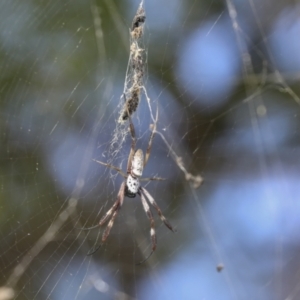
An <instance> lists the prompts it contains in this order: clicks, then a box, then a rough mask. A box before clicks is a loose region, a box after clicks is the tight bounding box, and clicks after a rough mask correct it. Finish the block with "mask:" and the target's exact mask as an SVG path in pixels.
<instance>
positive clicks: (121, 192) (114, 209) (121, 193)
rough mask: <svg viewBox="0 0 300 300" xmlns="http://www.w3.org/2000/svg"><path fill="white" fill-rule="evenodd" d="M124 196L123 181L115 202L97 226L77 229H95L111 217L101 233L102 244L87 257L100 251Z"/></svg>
mask: <svg viewBox="0 0 300 300" xmlns="http://www.w3.org/2000/svg"><path fill="white" fill-rule="evenodd" d="M124 196H125V181H123V183H122V184H121V187H120V189H119V193H118V197H117V200H116V201H115V203H114V204H113V206H112V207H111V208H110V209H109V210H108V211H107V213H106V214H105V215H104V216H103V217H102V218H101V220H100V222H99V224H97V225H95V226H92V227H88V228H78V229H81V230H91V229H94V228H97V227H99V226H102V225H103V224H105V223H106V222H107V221H108V219H109V218H110V216H111V215H112V217H111V219H110V221H109V223H108V225H107V227H106V229H105V230H104V232H103V235H102V243H101V244H100V245H98V246H97V247H96V248H92V249H91V251H89V252H88V254H87V256H90V255H92V254H94V253H95V252H97V251H98V250H99V249H100V247H101V246H102V244H103V243H104V242H105V240H106V239H107V237H108V236H109V233H110V230H111V228H112V227H113V225H114V221H115V218H116V216H117V214H118V212H119V210H120V208H121V207H122V205H123V202H124Z"/></svg>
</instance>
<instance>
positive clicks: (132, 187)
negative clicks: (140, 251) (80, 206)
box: [84, 111, 175, 262]
mask: <svg viewBox="0 0 300 300" xmlns="http://www.w3.org/2000/svg"><path fill="white" fill-rule="evenodd" d="M157 118H158V111H157V112H156V119H155V123H154V124H153V126H152V132H151V135H150V138H149V142H148V147H147V150H146V154H145V158H144V154H143V151H142V150H141V149H138V150H135V146H136V137H135V130H134V126H133V123H132V121H131V118H130V116H129V128H130V134H131V139H132V142H131V149H130V153H129V157H128V163H127V172H126V173H124V172H123V171H122V170H121V169H120V168H118V167H115V166H113V165H110V164H107V163H104V162H101V161H98V160H95V161H96V162H98V163H99V164H101V165H104V166H106V167H109V168H111V169H114V170H116V171H117V172H118V173H119V174H121V175H122V176H123V177H124V181H123V183H122V184H121V186H120V189H119V192H118V196H117V200H116V201H115V203H114V204H113V206H112V207H111V208H110V209H109V210H108V211H107V212H106V214H105V215H104V216H103V217H102V218H101V220H100V222H99V224H97V225H96V226H92V227H89V228H84V230H90V229H93V228H96V227H98V226H102V225H104V224H105V223H106V222H107V221H108V220H109V219H110V221H109V222H108V225H107V227H106V229H105V230H104V232H103V235H102V243H103V242H105V241H106V239H107V237H108V235H109V233H110V230H111V228H112V227H113V225H114V221H115V218H116V216H117V214H118V212H119V210H120V208H121V207H122V204H123V202H124V198H125V196H126V197H128V198H135V196H136V195H139V196H140V198H141V201H142V205H143V208H144V211H145V212H146V214H147V217H148V219H149V220H150V236H151V241H152V251H151V253H150V254H149V255H148V256H147V257H146V258H145V259H144V260H143V261H142V262H144V261H145V260H147V259H148V258H149V257H150V256H151V254H152V253H153V252H154V251H155V249H156V234H155V224H154V218H153V215H152V212H151V210H150V207H149V204H148V202H149V203H150V205H152V206H153V207H154V209H155V210H156V212H157V213H158V215H159V217H160V219H161V220H162V221H163V222H164V224H165V225H166V226H167V227H168V228H169V229H170V230H171V231H173V232H175V230H174V229H173V227H172V225H171V224H170V223H169V221H168V220H167V219H166V218H165V216H164V215H163V214H162V211H161V210H160V208H159V206H158V205H157V203H156V201H155V200H154V198H153V197H152V196H151V194H150V193H149V192H148V191H147V190H146V189H145V188H144V187H142V186H141V184H140V181H150V180H164V179H163V178H160V177H150V178H141V176H142V174H143V170H144V167H145V166H146V164H147V162H148V159H149V156H150V151H151V145H152V141H153V137H154V134H155V130H156V122H157ZM100 246H101V245H100ZM100 246H98V247H97V248H96V249H95V250H93V251H91V252H90V253H88V255H91V254H93V253H95V252H96V251H97V250H98V249H99V247H100Z"/></svg>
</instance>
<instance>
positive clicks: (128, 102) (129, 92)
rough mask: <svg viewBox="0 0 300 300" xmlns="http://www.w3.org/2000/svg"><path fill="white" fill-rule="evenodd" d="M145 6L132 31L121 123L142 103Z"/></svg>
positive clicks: (137, 15) (135, 17) (141, 4)
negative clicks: (142, 42)
mask: <svg viewBox="0 0 300 300" xmlns="http://www.w3.org/2000/svg"><path fill="white" fill-rule="evenodd" d="M143 5H144V1H142V2H141V3H140V5H139V8H138V10H137V12H136V14H135V16H134V18H133V21H132V26H131V29H130V36H131V39H130V55H129V61H128V67H127V72H126V80H125V85H124V91H123V95H124V97H125V104H124V106H123V109H122V111H121V114H120V117H119V120H118V122H119V123H123V122H124V121H126V120H128V117H129V116H128V114H129V115H130V116H131V115H132V114H133V113H134V112H135V111H136V109H137V107H138V105H139V102H140V95H141V89H142V87H143V78H144V68H145V53H144V49H143V48H142V45H141V38H142V37H143V33H144V24H145V21H146V13H145V9H144V7H143Z"/></svg>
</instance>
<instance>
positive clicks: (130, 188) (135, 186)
mask: <svg viewBox="0 0 300 300" xmlns="http://www.w3.org/2000/svg"><path fill="white" fill-rule="evenodd" d="M140 186H141V185H140V181H139V179H138V178H134V177H132V176H131V175H130V174H129V175H128V177H127V180H126V190H125V194H126V196H127V197H129V198H134V197H135V196H136V194H137V192H138V191H139V188H140Z"/></svg>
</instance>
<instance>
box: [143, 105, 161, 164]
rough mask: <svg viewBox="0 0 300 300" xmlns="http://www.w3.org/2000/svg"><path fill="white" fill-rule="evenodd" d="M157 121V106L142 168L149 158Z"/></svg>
mask: <svg viewBox="0 0 300 300" xmlns="http://www.w3.org/2000/svg"><path fill="white" fill-rule="evenodd" d="M157 120H158V105H157V107H156V115H155V122H154V124H153V125H152V128H151V130H152V132H151V135H150V138H149V142H148V147H147V150H146V155H145V160H144V167H145V166H146V164H147V162H148V159H149V157H150V152H151V147H152V141H153V138H154V135H155V133H156V123H157Z"/></svg>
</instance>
